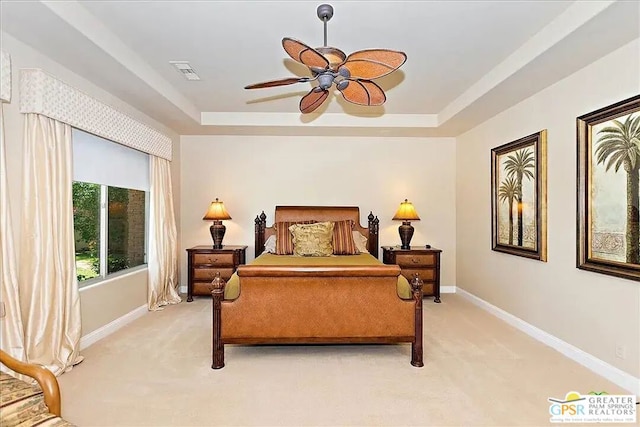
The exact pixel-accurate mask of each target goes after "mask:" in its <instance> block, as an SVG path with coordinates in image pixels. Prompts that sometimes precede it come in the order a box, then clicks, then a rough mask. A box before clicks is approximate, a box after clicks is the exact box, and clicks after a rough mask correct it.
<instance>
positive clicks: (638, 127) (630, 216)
mask: <svg viewBox="0 0 640 427" xmlns="http://www.w3.org/2000/svg"><path fill="white" fill-rule="evenodd" d="M577 142H578V178H577V183H578V185H577V190H578V195H577V201H578V206H577V220H576V222H577V229H578V230H577V239H576V240H577V242H576V244H577V261H576V266H577V267H578V268H580V269H583V270H589V271H595V272H598V273H602V274H608V275H611V276H617V277H623V278H626V279H631V280H636V281H640V207H639V199H640V194H639V187H640V180H639V173H640V95H636V96H634V97H631V98H628V99H626V100H624V101H620V102H618V103H615V104H612V105H609V106H607V107H604V108H601V109H599V110H596V111H593V112H591V113H588V114H585V115H582V116H580V117H578V118H577Z"/></svg>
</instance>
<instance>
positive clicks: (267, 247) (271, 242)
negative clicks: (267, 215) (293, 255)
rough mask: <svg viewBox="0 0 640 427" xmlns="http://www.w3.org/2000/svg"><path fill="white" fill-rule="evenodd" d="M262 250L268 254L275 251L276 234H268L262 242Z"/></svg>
mask: <svg viewBox="0 0 640 427" xmlns="http://www.w3.org/2000/svg"><path fill="white" fill-rule="evenodd" d="M264 251H265V252H268V253H270V254H275V253H276V235H275V234H274V235H271V236H269V238H268V239H267V241H266V242H264Z"/></svg>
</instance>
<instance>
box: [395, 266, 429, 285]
mask: <svg viewBox="0 0 640 427" xmlns="http://www.w3.org/2000/svg"><path fill="white" fill-rule="evenodd" d="M401 273H402V275H403V276H404V277H406V278H407V280H408V281H409V282H411V280H413V277H414V276H415V274H416V273H418V275H419V276H420V279H421V280H423V281H424V282H428V281H430V280H435V279H436V270H435V269H434V268H403V269H402V271H401Z"/></svg>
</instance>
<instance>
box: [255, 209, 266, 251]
mask: <svg viewBox="0 0 640 427" xmlns="http://www.w3.org/2000/svg"><path fill="white" fill-rule="evenodd" d="M255 223H256V236H255V248H254V251H255V257H256V258H258V256H259V255H260V254H261V253H262V252H263V251H264V229H265V227H266V226H267V215H265V213H264V211H262V213H261V214H260V215H257V216H256V220H255Z"/></svg>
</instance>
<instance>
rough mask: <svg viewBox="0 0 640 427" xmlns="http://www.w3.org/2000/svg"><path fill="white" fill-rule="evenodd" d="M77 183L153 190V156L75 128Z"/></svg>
mask: <svg viewBox="0 0 640 427" xmlns="http://www.w3.org/2000/svg"><path fill="white" fill-rule="evenodd" d="M72 140H73V179H74V180H75V181H82V182H90V183H94V184H103V185H109V186H112V187H121V188H131V189H134V190H142V191H149V188H150V185H149V155H148V154H146V153H143V152H141V151H137V150H134V149H133V148H129V147H126V146H124V145H121V144H118V143H116V142H112V141H109V140H106V139H104V138H101V137H99V136H95V135H92V134H90V133H87V132H84V131H81V130H79V129H75V128H74V129H73V132H72Z"/></svg>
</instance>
